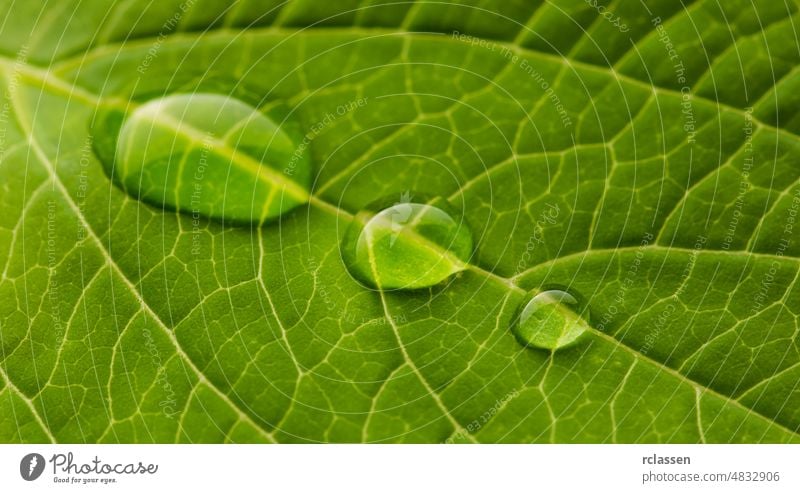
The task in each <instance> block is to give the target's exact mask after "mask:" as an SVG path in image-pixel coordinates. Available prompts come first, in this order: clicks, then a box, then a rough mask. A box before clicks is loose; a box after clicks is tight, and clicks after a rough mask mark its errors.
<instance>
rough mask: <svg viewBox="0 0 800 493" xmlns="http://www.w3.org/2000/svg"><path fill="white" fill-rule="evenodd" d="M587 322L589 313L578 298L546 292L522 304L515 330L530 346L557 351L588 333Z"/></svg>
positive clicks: (560, 293) (558, 290)
mask: <svg viewBox="0 0 800 493" xmlns="http://www.w3.org/2000/svg"><path fill="white" fill-rule="evenodd" d="M588 319H589V310H588V308H587V307H586V305H585V304H584V303H583V301H582V299H581V298H580V297H579V296H578V295H573V294H571V293H569V292H567V291H564V290H562V289H546V290H543V291H538V292H536V293H535V294H533V296H531V297H530V298H529V299H527V301H525V302H524V303H523V305H522V309H521V310H520V312H519V314H518V316H517V318H516V320H515V324H514V327H513V330H514V333H515V334H516V336H517V338H518V339H519V340H520V341H521V342H522V343H523V344H525V345H527V346H531V347H538V348H543V349H558V348H562V347H564V346H568V345H570V344H572V343H574V342H575V341H577V340H578V338H579V337H580V336H581V335H583V334H584V333H585V332H586V331H587V330H588V329H589V322H588Z"/></svg>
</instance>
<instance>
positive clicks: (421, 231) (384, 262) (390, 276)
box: [343, 193, 473, 289]
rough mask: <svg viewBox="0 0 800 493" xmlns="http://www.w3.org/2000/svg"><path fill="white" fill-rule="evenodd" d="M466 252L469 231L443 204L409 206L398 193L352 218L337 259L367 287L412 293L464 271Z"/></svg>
mask: <svg viewBox="0 0 800 493" xmlns="http://www.w3.org/2000/svg"><path fill="white" fill-rule="evenodd" d="M398 198H399V199H400V200H399V201H398V200H397V199H398ZM472 246H473V244H472V233H471V231H470V230H469V227H468V226H467V224H466V223H465V222H464V221H463V220H461V219H460V218H459V216H458V215H457V214H455V213H454V212H453V211H452V210H451V208H450V206H449V205H448V204H447V202H446V201H445V200H444V199H440V198H436V199H432V200H424V201H423V200H417V201H412V197H411V196H410V194H408V193H404V194H402V195H401V196H399V197H395V199H394V203H392V200H383V201H380V202H377V203H375V204H373V205H372V206H370V207H368V208H366V209H365V210H362V211H361V212H359V213H358V214H357V215H356V216H355V218H354V221H353V223H352V224H351V226H350V228H349V230H348V232H347V235H346V236H345V242H344V251H343V256H344V258H345V263H346V265H347V267H348V269H349V270H350V272H351V274H353V276H354V277H356V278H357V279H358V280H360V281H361V282H363V283H365V284H366V285H368V286H371V287H374V288H380V289H417V288H425V287H429V286H433V285H436V284H439V283H440V282H442V281H444V280H445V279H447V278H448V277H450V276H451V275H453V274H455V273H457V272H460V271H462V270H464V269H465V268H466V267H467V261H468V259H469V257H470V255H471V254H472Z"/></svg>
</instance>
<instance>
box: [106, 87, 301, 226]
mask: <svg viewBox="0 0 800 493" xmlns="http://www.w3.org/2000/svg"><path fill="white" fill-rule="evenodd" d="M107 120H108V121H109V122H111V123H113V122H115V121H116V122H119V126H118V128H119V132H118V134H117V136H116V141H115V142H114V143H113V144H114V151H113V166H112V168H111V170H110V171H111V174H112V178H113V179H114V181H115V182H117V183H118V184H119V185H120V186H121V188H123V189H124V190H125V191H126V192H128V193H129V194H130V195H132V196H133V197H135V198H137V199H140V200H142V201H145V202H148V203H150V204H154V205H160V206H163V207H165V208H168V209H173V210H177V211H180V212H184V213H188V214H192V215H197V214H199V215H202V216H205V217H209V218H213V219H221V220H225V221H231V222H237V223H263V222H265V221H268V220H270V219H273V218H277V217H279V216H280V215H282V214H284V213H286V212H287V211H289V210H291V209H293V208H295V207H297V206H299V205H301V204H304V203H306V202H307V201H308V200H309V198H310V195H309V184H310V178H311V165H310V162H309V159H308V157H307V155H306V154H305V153H302V152H296V151H297V149H298V146H297V142H299V140H297V139H296V138H293V136H292V135H290V132H289V131H287V128H289V127H290V126H287V125H284V124H283V123H282V124H281V125H278V124H276V123H275V121H273V120H272V119H271V118H269V117H268V116H266V115H264V114H262V113H261V112H259V110H257V109H256V108H255V107H253V106H251V105H249V104H247V103H245V102H243V101H240V100H238V99H236V98H232V97H228V96H223V95H218V94H206V93H195V94H174V95H169V96H166V97H163V98H158V99H155V100H151V101H148V102H145V103H144V104H142V105H140V106H138V107H136V108H135V109H133V110H132V111H130V112H127V113H126V114H125V115H124V116H120V115H118V114H117V115H114V114H112V115H111V116H110V117H108V118H107ZM112 128H113V125H112ZM101 143H102V142H101Z"/></svg>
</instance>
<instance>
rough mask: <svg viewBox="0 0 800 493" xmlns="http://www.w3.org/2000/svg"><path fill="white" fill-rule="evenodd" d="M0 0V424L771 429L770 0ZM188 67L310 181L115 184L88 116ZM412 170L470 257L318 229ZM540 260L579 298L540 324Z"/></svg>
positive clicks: (781, 50)
mask: <svg viewBox="0 0 800 493" xmlns="http://www.w3.org/2000/svg"><path fill="white" fill-rule="evenodd" d="M2 3H4V4H5V5H3V9H2V11H4V12H8V13H7V14H6V17H5V19H4V23H3V24H2V27H0V52H3V53H4V54H5V55H4V58H3V59H2V62H0V78H2V83H3V86H4V87H5V90H4V91H3V95H2V98H3V99H2V103H3V105H2V110H3V113H2V116H3V118H2V119H0V129H2V130H1V131H2V140H0V151H2V152H1V154H2V160H0V184H2V185H0V187H2V188H0V201H2V207H3V211H4V212H6V213H5V214H3V215H2V216H1V217H0V249H2V250H1V251H2V253H3V255H2V256H0V257H1V258H4V259H6V260H5V261H4V266H3V274H2V277H0V335H2V338H1V339H0V348H1V349H2V352H0V407H2V410H3V412H2V413H1V414H0V417H2V418H1V420H0V439H1V440H2V441H5V442H37V441H58V442H297V441H334V442H360V441H370V442H372V441H390V442H402V441H405V442H442V441H474V442H762V441H763V442H796V441H798V440H800V411H798V410H800V388H798V387H800V386H798V384H797V382H798V380H800V351H799V350H798V349H800V348H798V327H799V326H800V322H798V316H799V315H800V283H798V281H797V278H798V275H800V274H799V273H800V265H798V264H799V263H800V258H799V257H798V253H800V244H798V242H797V241H796V237H797V234H796V231H797V230H796V229H794V227H793V225H794V223H795V220H796V217H797V211H798V209H800V182H799V181H798V175H799V174H800V168H799V167H798V166H797V160H798V155H800V148H798V146H800V143H799V141H798V139H800V137H799V136H798V131H800V126H798V125H800V124H799V123H798V122H800V120H799V119H798V118H797V116H796V115H797V109H798V105H797V99H796V96H795V94H796V93H797V91H796V87H797V85H798V84H800V78H798V76H797V70H796V68H797V65H798V57H800V46H798V41H797V37H796V35H795V22H796V21H797V19H798V15H797V11H798V5H797V3H796V2H790V3H786V4H784V3H781V2H772V1H766V0H765V1H758V2H745V1H742V2H725V5H724V6H720V5H719V4H718V2H714V1H710V0H709V1H696V2H693V3H691V4H690V5H687V6H686V7H683V6H681V5H680V3H678V2H668V1H662V2H647V6H644V5H643V4H642V3H641V2H638V1H626V0H619V1H615V2H612V3H611V4H610V5H608V9H609V10H611V11H613V12H614V13H615V14H616V15H618V16H619V18H620V19H621V20H622V21H623V22H624V23H625V27H626V28H627V31H625V32H622V31H621V30H620V28H619V27H618V26H614V25H613V24H612V23H610V22H609V21H608V20H607V19H606V18H604V17H601V16H599V15H598V12H597V11H595V10H593V9H592V7H591V6H590V5H589V4H587V3H586V2H579V1H559V2H523V1H508V2H499V1H496V0H484V1H480V2H465V1H463V2H461V1H460V2H450V3H442V2H388V1H382V0H380V1H376V0H367V1H361V2H357V1H346V2H327V3H320V2H313V1H311V0H299V1H293V2H288V3H286V4H283V3H282V2H255V1H244V0H243V1H240V2H234V3H230V2H221V1H212V0H206V1H201V0H198V1H196V2H188V3H179V2H174V1H170V2H149V3H148V2H144V1H141V0H131V1H123V2H115V4H114V6H113V7H112V8H110V9H108V8H106V6H105V5H106V4H105V3H104V2H100V1H99V0H98V1H81V2H77V1H76V2H53V1H44V2H40V3H35V2H25V3H21V2H14V1H10V0H7V1H5V2H2ZM687 3H689V2H687ZM176 16H177V17H176ZM173 19H177V20H173ZM454 32H455V33H454ZM194 92H203V93H209V92H210V93H220V94H224V95H229V96H234V97H237V98H239V99H241V100H243V101H246V102H248V103H249V104H252V105H253V106H255V107H258V108H259V109H260V110H262V111H264V112H265V114H266V113H269V112H270V111H271V110H272V109H273V108H275V107H277V106H279V105H280V106H284V105H285V106H287V107H289V108H291V118H293V119H294V120H295V121H299V122H302V125H303V128H305V129H306V132H308V133H307V135H310V136H311V137H310V140H311V145H310V148H309V149H310V153H311V161H312V163H313V166H314V176H313V179H312V182H313V184H312V194H313V196H314V197H313V199H312V200H311V201H310V202H309V203H308V204H307V205H304V206H300V207H298V208H296V209H294V210H293V211H291V212H290V213H288V214H287V215H284V216H283V217H281V219H280V221H278V222H276V223H270V224H266V225H264V226H262V227H258V228H247V227H242V226H241V225H233V224H225V223H224V222H218V221H208V220H198V219H196V218H193V217H192V216H191V215H186V214H179V213H175V212H170V211H164V210H161V209H158V208H155V207H153V206H151V205H147V204H144V203H141V202H138V201H136V200H134V199H132V198H131V197H130V196H128V195H126V194H125V193H124V192H123V191H121V190H120V189H119V188H117V187H116V186H115V185H114V184H113V183H112V182H111V180H110V179H109V178H108V176H107V175H106V173H105V172H104V171H103V165H102V164H101V163H100V162H99V161H98V160H97V158H96V157H95V154H94V152H93V147H94V144H95V143H96V142H97V141H98V140H101V139H104V138H108V136H107V135H104V134H103V131H104V127H103V126H102V125H99V124H98V123H97V120H96V116H97V115H98V114H99V113H100V112H102V111H104V110H107V109H108V108H113V107H120V106H124V105H127V104H129V103H130V102H131V101H140V100H145V99H147V98H148V97H152V96H153V95H158V96H162V95H165V94H172V93H194ZM409 191H411V192H413V193H417V194H421V195H425V196H439V197H444V198H446V199H447V200H448V201H449V202H450V205H451V206H452V207H453V208H454V209H457V210H458V211H460V212H461V213H462V214H463V215H464V216H465V218H466V221H467V223H468V224H469V225H470V227H471V229H472V232H473V236H474V240H475V244H476V248H475V253H474V255H473V257H472V258H471V259H470V263H469V268H467V269H466V270H465V271H463V272H461V273H459V274H458V275H456V276H455V277H453V278H452V279H451V280H450V281H449V282H447V283H446V284H444V285H441V286H437V287H434V288H431V289H425V290H416V291H409V292H386V293H381V292H378V291H374V290H370V289H365V288H364V287H363V286H362V285H360V284H359V283H358V282H357V281H355V280H354V279H352V278H351V277H350V275H349V274H348V271H347V270H346V268H345V266H344V264H343V262H342V259H341V257H342V256H341V252H340V243H341V241H342V239H343V236H344V232H345V231H346V229H347V227H348V226H349V224H350V223H351V222H352V221H353V217H354V215H355V214H357V213H358V212H359V211H360V210H361V209H362V208H363V207H365V206H366V205H367V204H370V203H372V202H374V201H375V200H378V199H382V198H385V197H391V196H396V197H397V199H398V200H399V199H400V198H401V197H402V195H403V194H404V193H408V192H409ZM231 193H234V191H232V192H231ZM547 285H560V286H566V287H568V288H569V289H570V290H574V291H575V292H577V293H580V295H581V296H582V297H583V298H585V299H586V300H587V302H588V304H589V307H590V310H591V320H590V322H591V323H590V325H591V327H592V330H591V331H590V334H589V335H588V337H587V338H586V340H585V341H584V342H582V343H581V344H577V345H575V346H572V347H569V348H565V349H561V350H558V351H556V352H552V353H551V352H546V351H539V350H533V349H530V348H526V347H524V346H522V345H521V344H519V342H518V341H517V340H516V339H515V337H514V336H513V334H512V333H511V330H510V328H509V327H510V325H511V323H512V321H513V319H514V317H515V316H516V313H517V310H518V304H519V303H520V302H521V301H522V300H524V299H525V297H526V294H527V293H528V291H530V290H535V289H540V288H541V287H542V286H547Z"/></svg>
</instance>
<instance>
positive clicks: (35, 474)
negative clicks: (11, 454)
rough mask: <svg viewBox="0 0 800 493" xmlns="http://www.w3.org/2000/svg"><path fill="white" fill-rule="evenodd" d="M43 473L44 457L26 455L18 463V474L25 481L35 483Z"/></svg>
mask: <svg viewBox="0 0 800 493" xmlns="http://www.w3.org/2000/svg"><path fill="white" fill-rule="evenodd" d="M43 472H44V457H42V456H41V454H36V453H34V454H28V455H26V456H25V457H23V458H22V460H21V461H20V462H19V474H20V475H21V476H22V479H24V480H25V481H35V480H37V479H39V476H41V475H42V473H43Z"/></svg>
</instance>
